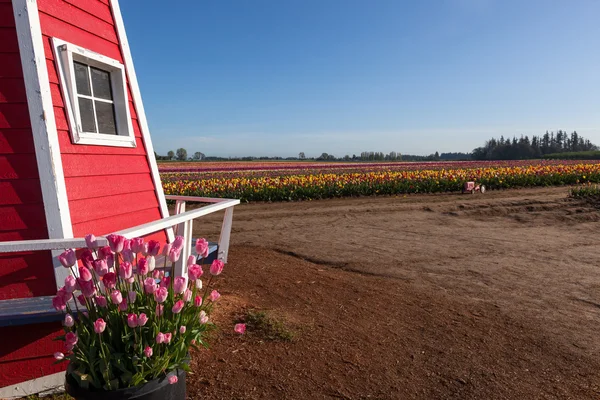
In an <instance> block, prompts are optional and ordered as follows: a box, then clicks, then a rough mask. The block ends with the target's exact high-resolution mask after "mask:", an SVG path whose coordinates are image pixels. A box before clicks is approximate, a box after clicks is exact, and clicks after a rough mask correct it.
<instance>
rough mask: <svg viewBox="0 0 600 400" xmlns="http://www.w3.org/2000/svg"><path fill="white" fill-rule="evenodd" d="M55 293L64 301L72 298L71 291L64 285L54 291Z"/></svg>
mask: <svg viewBox="0 0 600 400" xmlns="http://www.w3.org/2000/svg"><path fill="white" fill-rule="evenodd" d="M56 295H57V296H60V297H62V298H63V300H64V302H65V303H66V302H68V301H69V300H71V299H72V298H73V293H71V292H68V291H67V289H66V288H64V287H61V288H60V289H59V290H58V292H56Z"/></svg>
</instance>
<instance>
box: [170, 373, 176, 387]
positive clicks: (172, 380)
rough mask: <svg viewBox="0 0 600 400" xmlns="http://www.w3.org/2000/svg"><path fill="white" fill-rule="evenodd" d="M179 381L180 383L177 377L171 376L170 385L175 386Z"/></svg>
mask: <svg viewBox="0 0 600 400" xmlns="http://www.w3.org/2000/svg"><path fill="white" fill-rule="evenodd" d="M177 381H178V379H177V375H171V376H170V377H169V385H174V384H176V383H177Z"/></svg>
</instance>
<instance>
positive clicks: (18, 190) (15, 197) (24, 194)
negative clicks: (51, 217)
mask: <svg viewBox="0 0 600 400" xmlns="http://www.w3.org/2000/svg"><path fill="white" fill-rule="evenodd" d="M0 193H2V196H0V206H5V205H16V204H29V203H38V204H42V202H43V200H42V189H41V187H40V181H39V180H37V179H22V180H18V181H0ZM42 207H43V205H42Z"/></svg>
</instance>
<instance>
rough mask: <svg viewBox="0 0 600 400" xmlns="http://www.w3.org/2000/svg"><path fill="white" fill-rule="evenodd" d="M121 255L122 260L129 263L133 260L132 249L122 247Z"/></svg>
mask: <svg viewBox="0 0 600 400" xmlns="http://www.w3.org/2000/svg"><path fill="white" fill-rule="evenodd" d="M121 257H123V261H127V262H129V263H131V262H133V261H134V260H135V256H134V255H133V250H131V249H123V251H122V252H121Z"/></svg>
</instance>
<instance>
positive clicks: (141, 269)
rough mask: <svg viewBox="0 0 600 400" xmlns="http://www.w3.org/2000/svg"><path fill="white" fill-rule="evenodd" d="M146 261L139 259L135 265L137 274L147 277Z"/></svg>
mask: <svg viewBox="0 0 600 400" xmlns="http://www.w3.org/2000/svg"><path fill="white" fill-rule="evenodd" d="M148 271H149V269H148V261H147V260H146V259H145V258H140V259H139V261H138V265H137V273H138V274H140V275H142V276H146V275H148Z"/></svg>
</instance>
